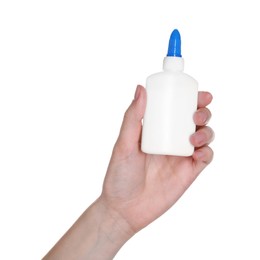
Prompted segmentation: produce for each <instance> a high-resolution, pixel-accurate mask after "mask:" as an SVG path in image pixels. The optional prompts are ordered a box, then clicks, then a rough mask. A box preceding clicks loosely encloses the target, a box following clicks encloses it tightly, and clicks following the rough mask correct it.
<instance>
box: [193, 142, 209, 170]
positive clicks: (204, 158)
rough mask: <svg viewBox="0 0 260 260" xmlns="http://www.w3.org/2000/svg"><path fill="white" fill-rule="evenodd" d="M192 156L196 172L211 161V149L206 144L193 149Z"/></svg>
mask: <svg viewBox="0 0 260 260" xmlns="http://www.w3.org/2000/svg"><path fill="white" fill-rule="evenodd" d="M192 157H193V159H194V161H195V167H196V168H197V172H201V171H202V170H203V169H204V168H205V167H206V166H207V165H208V164H209V163H210V162H211V161H212V159H213V150H212V149H211V148H210V147H208V146H204V147H201V148H199V149H197V150H195V152H194V153H193V155H192Z"/></svg>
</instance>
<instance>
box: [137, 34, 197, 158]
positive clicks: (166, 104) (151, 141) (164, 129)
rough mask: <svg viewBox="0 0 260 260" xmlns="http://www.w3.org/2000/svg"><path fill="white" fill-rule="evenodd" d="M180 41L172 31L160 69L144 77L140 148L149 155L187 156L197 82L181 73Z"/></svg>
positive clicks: (191, 149)
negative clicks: (144, 92) (144, 102)
mask: <svg viewBox="0 0 260 260" xmlns="http://www.w3.org/2000/svg"><path fill="white" fill-rule="evenodd" d="M183 68H184V60H183V58H182V57H181V40H180V34H179V32H178V30H174V31H173V32H172V34H171V37H170V41H169V49H168V54H167V57H165V58H164V61H163V72H159V73H156V74H153V75H151V76H149V77H148V78H147V81H146V90H147V105H146V110H145V115H144V120H143V130H142V144H141V150H142V151H143V152H144V153H148V154H161V155H176V156H190V155H192V154H193V152H194V147H193V146H192V144H191V143H190V136H191V135H192V134H193V133H194V132H195V130H196V126H195V124H194V121H193V115H194V112H195V111H196V109H197V98H198V83H197V81H196V80H195V79H193V78H192V77H191V76H189V75H187V74H185V73H183Z"/></svg>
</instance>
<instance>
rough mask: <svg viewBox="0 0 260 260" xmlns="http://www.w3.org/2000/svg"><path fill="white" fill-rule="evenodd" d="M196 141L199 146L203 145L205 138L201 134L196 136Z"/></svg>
mask: <svg viewBox="0 0 260 260" xmlns="http://www.w3.org/2000/svg"><path fill="white" fill-rule="evenodd" d="M195 141H196V143H197V144H198V145H200V144H203V142H204V141H205V136H204V135H203V134H201V133H199V134H196V135H195Z"/></svg>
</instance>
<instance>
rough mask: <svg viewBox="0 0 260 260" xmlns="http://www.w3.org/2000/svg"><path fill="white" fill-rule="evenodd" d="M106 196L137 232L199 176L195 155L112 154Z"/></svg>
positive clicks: (166, 207) (106, 183) (169, 205)
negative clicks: (115, 156) (123, 156)
mask: <svg viewBox="0 0 260 260" xmlns="http://www.w3.org/2000/svg"><path fill="white" fill-rule="evenodd" d="M109 171H111V174H109V175H108V176H107V178H106V181H105V185H104V195H106V199H107V200H108V202H109V204H110V206H111V207H113V208H114V209H115V210H116V211H117V212H119V213H120V214H121V215H122V216H123V217H124V219H126V220H127V222H128V223H129V224H130V225H131V227H132V228H133V229H134V230H135V231H137V230H140V229H141V228H143V227H145V226H146V225H148V224H149V223H151V222H152V221H153V220H154V219H156V218H158V217H159V216H160V215H161V214H163V213H164V212H165V211H166V210H167V209H169V208H170V207H171V206H172V205H173V204H174V203H175V202H176V201H177V200H178V199H179V197H180V196H181V195H182V194H183V192H184V191H185V190H186V189H187V188H188V187H189V186H190V184H191V183H192V182H193V180H194V179H195V178H196V176H197V175H198V173H199V171H198V170H197V171H196V167H194V161H193V159H192V157H176V156H161V155H147V154H144V153H142V152H141V151H140V150H139V149H138V150H137V151H136V152H134V153H132V154H131V155H130V156H127V157H126V158H122V159H120V160H119V161H118V160H114V158H113V157H112V159H111V163H110V166H109Z"/></svg>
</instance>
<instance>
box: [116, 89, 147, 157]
mask: <svg viewBox="0 0 260 260" xmlns="http://www.w3.org/2000/svg"><path fill="white" fill-rule="evenodd" d="M145 107H146V91H145V88H144V87H143V86H140V85H138V86H137V88H136V91H135V98H134V100H133V101H132V103H131V104H130V106H129V107H128V109H127V110H126V112H125V115H124V119H123V123H122V126H121V130H120V134H119V137H118V140H117V143H116V146H117V148H118V149H119V150H120V152H122V153H123V154H124V155H126V154H127V155H128V154H130V153H131V152H133V150H134V149H136V148H139V142H140V138H141V132H142V119H143V116H144V112H145Z"/></svg>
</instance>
